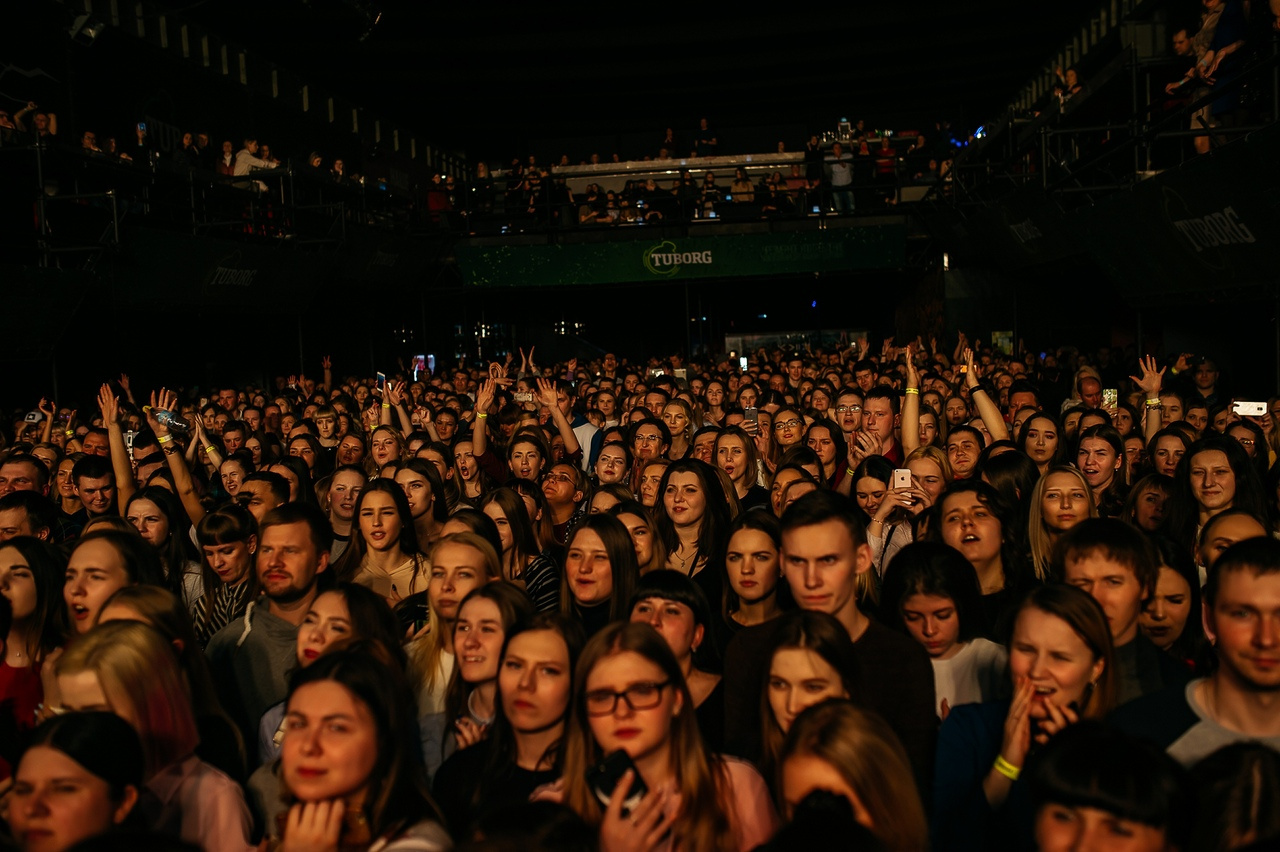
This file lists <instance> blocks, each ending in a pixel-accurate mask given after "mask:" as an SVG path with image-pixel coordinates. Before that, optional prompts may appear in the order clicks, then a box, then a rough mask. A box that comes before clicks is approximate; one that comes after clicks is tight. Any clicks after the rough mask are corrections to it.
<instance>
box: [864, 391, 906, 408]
mask: <svg viewBox="0 0 1280 852" xmlns="http://www.w3.org/2000/svg"><path fill="white" fill-rule="evenodd" d="M873 399H887V400H889V410H890V411H892V412H893V413H894V414H897V413H898V412H899V410H901V408H902V401H901V399H900V398H899V397H898V392H897V391H896V390H894V389H893V388H890V387H886V386H884V385H876V386H875V387H873V388H872V389H871V390H869V391H867V393H866V395H865V396H863V397H862V409H863V413H864V414H865V413H866V408H867V403H868V402H870V401H871V400H873Z"/></svg>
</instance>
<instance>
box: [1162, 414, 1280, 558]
mask: <svg viewBox="0 0 1280 852" xmlns="http://www.w3.org/2000/svg"><path fill="white" fill-rule="evenodd" d="M1215 450H1216V451H1217V452H1220V453H1222V454H1224V455H1225V456H1226V457H1227V464H1228V465H1229V466H1230V467H1231V472H1232V473H1233V474H1235V480H1236V493H1235V496H1234V497H1233V498H1232V500H1231V506H1230V508H1232V509H1243V510H1245V511H1246V512H1251V513H1252V514H1253V515H1254V516H1256V517H1259V518H1266V517H1268V515H1267V501H1266V498H1265V496H1264V495H1263V493H1262V480H1261V479H1260V478H1259V477H1258V474H1257V471H1256V470H1255V469H1254V466H1253V462H1251V461H1250V460H1249V456H1248V454H1247V453H1245V451H1244V447H1242V446H1240V442H1239V441H1237V440H1236V439H1235V438H1229V437H1227V436H1226V435H1210V436H1208V437H1205V438H1201V439H1200V440H1199V441H1196V442H1195V443H1194V444H1192V445H1191V446H1190V447H1189V448H1188V449H1187V451H1186V452H1185V453H1183V455H1182V458H1181V459H1179V460H1178V468H1177V470H1175V471H1174V473H1173V494H1171V495H1170V496H1169V502H1168V503H1167V504H1166V507H1167V508H1166V509H1165V520H1164V528H1165V530H1167V531H1168V533H1169V535H1170V536H1171V537H1173V538H1174V540H1175V541H1177V542H1178V544H1180V545H1183V546H1184V547H1186V549H1187V552H1188V553H1192V552H1194V548H1195V537H1196V530H1197V528H1198V527H1199V526H1200V506H1199V504H1198V503H1197V502H1196V497H1195V494H1194V492H1192V490H1191V460H1192V459H1193V458H1195V457H1196V456H1197V455H1199V454H1200V453H1206V452H1212V451H1215Z"/></svg>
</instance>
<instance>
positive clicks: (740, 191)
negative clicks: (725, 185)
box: [729, 166, 756, 204]
mask: <svg viewBox="0 0 1280 852" xmlns="http://www.w3.org/2000/svg"><path fill="white" fill-rule="evenodd" d="M729 194H730V195H731V196H732V197H733V203H734V204H750V203H751V202H752V201H755V200H756V195H755V188H754V187H753V186H752V185H751V179H750V178H748V177H747V173H746V172H745V171H744V170H743V169H742V167H741V166H739V167H738V168H737V169H736V170H735V171H734V173H733V183H731V184H730V185H729Z"/></svg>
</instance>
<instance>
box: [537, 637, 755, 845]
mask: <svg viewBox="0 0 1280 852" xmlns="http://www.w3.org/2000/svg"><path fill="white" fill-rule="evenodd" d="M570 713H571V714H572V718H571V719H570V722H569V725H568V728H567V730H566V732H565V740H566V745H565V759H564V776H563V778H562V780H561V781H560V782H559V783H558V784H556V785H554V786H553V787H551V788H550V789H548V790H546V791H544V792H542V793H539V794H535V798H542V799H552V800H558V801H563V802H564V803H565V804H566V805H568V806H569V807H570V808H572V809H573V810H574V811H575V812H576V813H577V814H578V815H579V816H580V817H582V818H583V819H584V820H586V821H587V823H588V824H589V825H591V826H592V827H594V828H596V829H598V831H599V832H600V847H601V848H602V849H624V848H625V849H658V848H668V846H667V844H670V846H669V848H671V849H675V850H682V849H683V850H693V849H697V850H726V852H727V850H747V849H754V848H755V847H757V846H759V845H760V844H761V843H763V842H764V841H766V840H768V839H769V837H771V836H772V835H773V833H774V831H775V829H776V828H777V814H776V812H775V811H774V808H773V805H772V803H771V802H770V800H769V791H768V788H767V787H766V786H765V783H764V779H763V778H762V777H761V776H760V773H759V772H757V771H756V770H755V769H754V768H753V767H751V766H750V765H749V764H747V763H744V762H741V761H738V760H734V759H731V758H725V757H721V756H719V755H714V754H710V753H709V752H708V751H707V750H706V749H705V747H704V745H703V742H702V736H701V734H700V733H699V732H698V723H697V718H696V716H695V715H694V705H693V699H692V698H691V696H690V695H689V690H688V687H686V686H685V681H684V676H683V674H682V673H681V671H680V666H679V664H678V663H677V662H676V658H675V656H674V655H673V654H672V653H671V649H670V648H669V647H668V646H667V643H666V642H665V641H664V640H663V638H662V637H661V636H660V635H658V633H657V632H656V631H655V630H654V629H653V628H652V627H650V626H649V625H647V624H640V623H628V624H611V625H609V626H608V627H607V628H605V629H604V630H602V631H601V632H600V633H599V634H597V635H596V637H595V638H594V639H592V640H591V641H590V642H588V643H587V647H586V649H585V650H584V651H583V653H582V658H581V659H580V660H579V661H578V665H577V668H576V669H575V671H574V694H573V700H572V702H571V704H570ZM617 751H623V752H625V753H626V756H627V758H629V759H630V763H631V764H632V765H633V766H634V767H635V769H634V770H632V769H628V770H627V771H626V772H624V773H623V774H622V776H621V778H620V779H619V780H618V781H617V783H616V784H614V785H613V788H612V789H609V790H601V791H597V790H595V789H593V787H592V785H591V784H590V783H589V782H588V780H587V773H588V770H589V769H590V768H591V767H593V766H595V765H596V764H598V763H599V762H600V761H601V760H603V759H604V758H605V756H606V755H610V754H613V753H614V752H617ZM637 780H639V781H641V782H643V785H644V787H645V788H646V790H647V792H646V793H645V794H644V796H643V797H642V798H641V799H640V801H639V802H638V803H635V802H633V801H632V797H630V796H628V795H627V793H628V791H630V790H631V789H632V785H633V784H634V783H635V782H636V781H637ZM602 798H603V799H607V802H608V803H607V804H604V803H603V802H602ZM624 801H625V802H626V803H627V805H631V807H630V808H629V809H627V807H626V805H624Z"/></svg>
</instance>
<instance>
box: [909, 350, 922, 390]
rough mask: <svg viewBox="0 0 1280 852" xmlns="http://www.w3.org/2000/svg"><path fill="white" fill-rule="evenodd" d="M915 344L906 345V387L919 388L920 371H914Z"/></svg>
mask: <svg viewBox="0 0 1280 852" xmlns="http://www.w3.org/2000/svg"><path fill="white" fill-rule="evenodd" d="M917 351H919V350H917V349H916V344H915V343H914V342H912V343H908V344H907V387H909V388H918V387H920V371H919V370H917V369H916V352H917Z"/></svg>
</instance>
